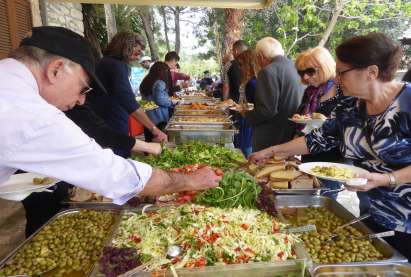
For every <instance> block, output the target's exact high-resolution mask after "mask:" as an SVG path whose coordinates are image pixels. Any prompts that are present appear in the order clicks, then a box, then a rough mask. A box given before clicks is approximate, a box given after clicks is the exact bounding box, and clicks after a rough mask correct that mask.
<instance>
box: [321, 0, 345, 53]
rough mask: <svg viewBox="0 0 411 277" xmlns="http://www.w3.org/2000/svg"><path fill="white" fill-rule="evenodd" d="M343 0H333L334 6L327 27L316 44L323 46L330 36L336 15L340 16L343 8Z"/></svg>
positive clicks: (335, 21) (336, 18)
mask: <svg viewBox="0 0 411 277" xmlns="http://www.w3.org/2000/svg"><path fill="white" fill-rule="evenodd" d="M344 5H345V3H344V0H336V1H335V8H334V10H333V11H332V17H331V20H330V22H329V23H328V26H327V29H326V30H325V32H324V34H323V36H322V37H321V40H320V42H319V43H318V46H323V47H324V45H325V44H326V43H327V41H328V39H329V38H330V35H331V33H332V32H333V30H334V27H335V25H336V24H337V21H338V17H339V16H340V14H341V12H342V11H343V9H344Z"/></svg>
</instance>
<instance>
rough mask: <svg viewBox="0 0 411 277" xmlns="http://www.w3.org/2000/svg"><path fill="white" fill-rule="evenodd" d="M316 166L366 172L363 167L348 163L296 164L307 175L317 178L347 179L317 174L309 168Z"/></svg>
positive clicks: (341, 180)
mask: <svg viewBox="0 0 411 277" xmlns="http://www.w3.org/2000/svg"><path fill="white" fill-rule="evenodd" d="M316 166H336V167H339V168H346V169H349V170H351V171H352V172H353V173H354V174H356V173H367V171H366V170H365V169H362V168H359V167H356V166H352V165H348V164H339V163H327V162H314V163H303V164H300V165H299V166H298V169H299V170H300V171H302V172H304V173H307V174H309V175H313V176H315V177H317V178H321V179H325V180H330V181H339V182H346V181H347V180H348V179H345V178H334V177H329V176H323V175H318V174H315V173H313V172H312V171H311V170H312V169H313V168H314V167H316Z"/></svg>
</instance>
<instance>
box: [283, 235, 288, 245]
mask: <svg viewBox="0 0 411 277" xmlns="http://www.w3.org/2000/svg"><path fill="white" fill-rule="evenodd" d="M284 242H285V243H286V244H287V243H288V237H287V236H285V238H284Z"/></svg>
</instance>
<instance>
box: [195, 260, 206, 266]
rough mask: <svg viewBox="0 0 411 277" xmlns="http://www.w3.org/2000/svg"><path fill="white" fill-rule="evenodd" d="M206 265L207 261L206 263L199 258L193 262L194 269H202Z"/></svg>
mask: <svg viewBox="0 0 411 277" xmlns="http://www.w3.org/2000/svg"><path fill="white" fill-rule="evenodd" d="M206 263H207V261H206V259H205V258H200V259H198V260H196V261H195V262H194V266H195V267H203V266H205V265H206Z"/></svg>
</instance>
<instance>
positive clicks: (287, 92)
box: [243, 37, 303, 151]
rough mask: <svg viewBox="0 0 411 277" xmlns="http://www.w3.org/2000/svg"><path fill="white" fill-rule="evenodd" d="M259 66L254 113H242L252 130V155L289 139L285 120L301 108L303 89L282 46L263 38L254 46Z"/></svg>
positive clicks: (291, 127) (290, 129) (289, 124)
mask: <svg viewBox="0 0 411 277" xmlns="http://www.w3.org/2000/svg"><path fill="white" fill-rule="evenodd" d="M256 59H257V65H258V66H259V72H258V75H257V88H256V92H255V107H254V110H252V111H249V112H243V114H244V116H245V117H246V118H247V119H248V120H249V122H250V124H251V126H252V127H253V151H259V150H261V149H264V148H266V147H268V146H272V145H276V144H281V143H284V142H287V141H289V140H291V139H292V137H293V135H294V125H293V123H292V122H291V121H290V120H288V118H290V117H291V116H292V115H293V114H294V113H295V112H296V111H297V108H298V106H299V105H300V101H301V98H302V95H303V88H302V86H301V84H300V78H299V76H298V74H297V71H296V69H295V67H294V64H293V63H292V62H291V60H289V59H288V58H287V57H285V56H284V50H283V49H282V46H281V44H280V43H279V42H278V41H277V40H276V39H274V38H271V37H265V38H263V39H261V40H259V41H258V43H257V45H256Z"/></svg>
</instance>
